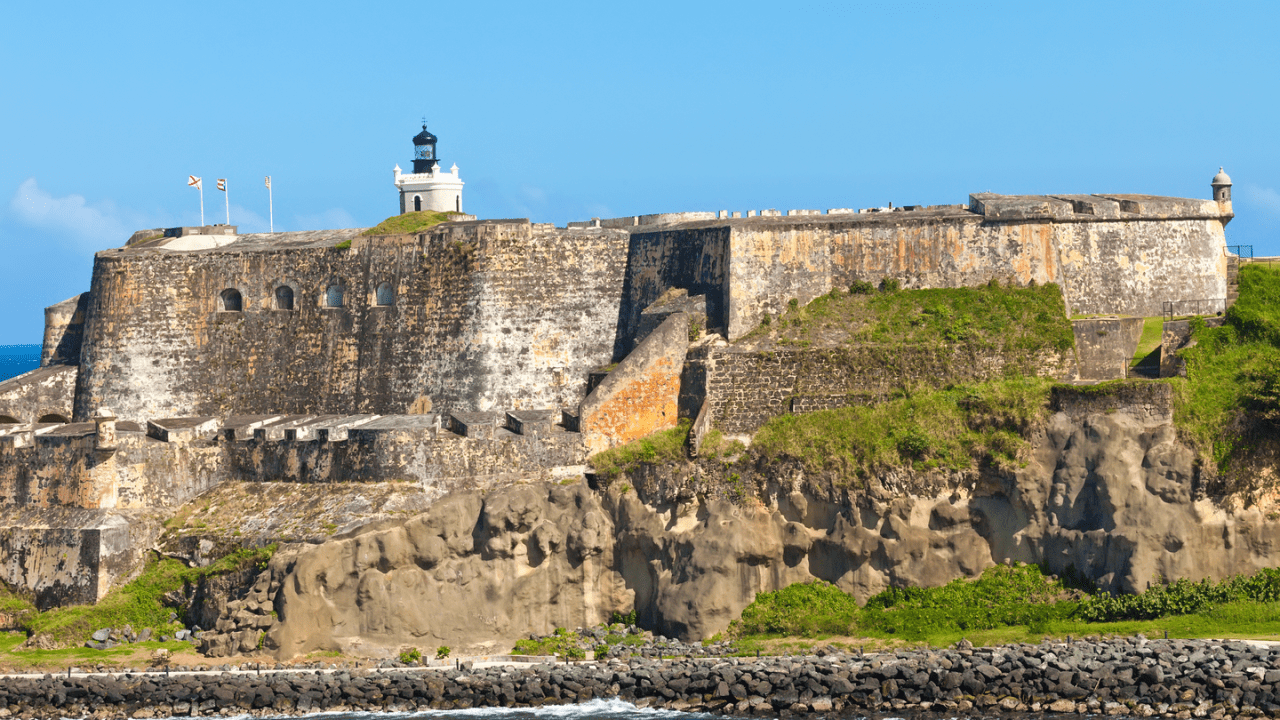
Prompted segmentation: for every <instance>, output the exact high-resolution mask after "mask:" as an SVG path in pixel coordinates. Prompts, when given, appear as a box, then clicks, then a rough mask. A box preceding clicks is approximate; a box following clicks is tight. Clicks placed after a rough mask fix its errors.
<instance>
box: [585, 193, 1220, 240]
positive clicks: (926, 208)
mask: <svg viewBox="0 0 1280 720" xmlns="http://www.w3.org/2000/svg"><path fill="white" fill-rule="evenodd" d="M1232 217H1234V215H1233V214H1232V210H1231V203H1230V202H1225V203H1220V202H1215V201H1213V200H1201V199H1197V198H1176V197H1161V196H1157V195H1135V194H1099V195H999V194H996V193H974V194H972V195H970V196H969V202H968V203H967V204H959V205H900V206H897V207H894V206H892V205H890V206H889V207H872V208H861V209H853V208H828V209H827V210H807V209H794V210H787V211H786V212H782V211H779V210H776V209H772V208H770V209H765V210H745V211H737V210H735V211H730V210H719V211H715V212H707V211H700V212H679V213H657V214H652V215H631V216H627V217H618V218H605V219H602V218H592V219H591V220H586V221H577V222H571V223H568V224H567V227H569V228H592V227H598V228H615V229H629V230H632V231H648V230H652V229H654V228H655V227H656V226H688V227H713V226H717V225H720V224H722V222H721V221H726V220H727V221H732V222H733V224H734V225H739V224H745V225H753V224H777V223H779V222H782V223H790V222H795V221H797V220H799V221H801V222H807V221H824V220H842V221H843V220H848V221H851V222H858V223H870V224H896V223H904V222H905V223H910V222H927V221H936V220H938V219H940V218H954V219H960V220H964V219H971V220H975V221H981V220H988V221H1002V222H1008V221H1015V220H1049V221H1054V222H1101V221H1107V220H1113V221H1123V220H1169V219H1213V220H1224V221H1229V220H1230V219H1231V218H1232ZM641 229H643V230H641Z"/></svg>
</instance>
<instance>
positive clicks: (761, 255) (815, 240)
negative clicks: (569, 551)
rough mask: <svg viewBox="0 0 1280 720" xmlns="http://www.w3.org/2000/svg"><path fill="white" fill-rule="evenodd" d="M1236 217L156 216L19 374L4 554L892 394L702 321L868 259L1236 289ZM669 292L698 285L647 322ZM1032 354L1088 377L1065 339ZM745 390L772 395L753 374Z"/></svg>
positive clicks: (4, 406)
mask: <svg viewBox="0 0 1280 720" xmlns="http://www.w3.org/2000/svg"><path fill="white" fill-rule="evenodd" d="M1230 218H1231V207H1230V203H1229V202H1224V203H1217V202H1212V201H1199V200H1182V199H1176V198H1151V197H1147V196H1132V195H1124V196H1121V195H1112V196H1056V197H1027V196H994V195H974V196H972V197H971V199H970V204H969V205H968V206H967V207H964V206H944V207H936V208H915V209H900V210H893V211H885V212H873V213H854V212H829V213H827V214H825V215H822V214H817V213H809V212H799V211H792V212H791V213H788V214H787V215H786V216H783V215H782V214H781V213H774V212H767V213H761V214H760V215H759V216H756V217H746V218H740V217H730V216H729V214H728V213H723V212H722V213H718V214H715V215H712V214H709V213H704V214H697V213H681V214H673V215H665V216H635V217H633V218H630V219H622V220H617V221H593V222H591V223H586V224H583V226H581V227H569V228H554V227H552V226H549V225H541V224H533V223H530V222H529V221H527V220H491V221H479V222H468V221H461V222H449V223H446V224H442V225H439V226H436V227H433V228H431V229H430V230H427V231H425V232H421V233H416V234H412V235H399V236H378V237H368V236H363V235H361V234H360V231H359V230H337V231H321V232H300V233H275V234H257V235H242V236H241V235H235V234H234V233H235V230H234V228H216V230H218V232H206V229H179V230H180V231H174V232H169V231H144V232H140V233H138V234H137V235H135V238H134V240H133V241H131V242H130V243H129V244H128V245H126V246H125V247H122V248H117V249H113V250H108V251H104V252H101V253H99V254H98V255H97V257H96V259H95V264H94V271H93V279H92V283H91V287H90V290H89V292H88V293H86V294H84V295H82V296H78V297H77V298H72V299H71V300H68V301H66V302H64V303H60V304H59V305H56V306H53V307H52V308H50V309H49V312H48V313H46V320H47V329H46V338H45V353H44V356H45V366H44V367H42V368H40V369H39V370H37V371H34V372H32V373H28V374H27V375H24V376H21V377H19V378H15V379H13V380H10V381H6V382H4V383H0V423H3V421H6V420H11V421H16V422H12V423H8V424H7V425H5V424H0V510H2V511H3V515H4V516H3V517H0V529H3V528H8V535H4V537H9V538H14V539H13V540H10V541H6V542H7V543H8V544H7V545H3V546H0V569H2V570H3V574H4V575H3V577H4V579H5V581H6V582H10V583H12V584H16V585H18V586H21V587H29V588H32V589H36V590H37V591H38V592H40V593H42V595H41V597H42V598H43V600H42V602H45V603H57V602H63V601H66V600H68V599H77V598H79V599H84V598H94V597H98V596H100V594H101V593H102V592H105V589H106V588H108V587H110V585H111V584H112V583H113V582H116V581H117V580H119V579H120V578H122V577H124V576H126V575H127V573H128V572H130V571H131V568H133V567H135V566H136V561H137V556H138V553H140V552H141V549H142V548H145V547H148V546H149V544H150V542H151V540H152V539H153V538H154V536H155V535H156V533H157V532H158V529H159V525H158V520H157V518H159V517H162V516H163V515H164V513H165V511H167V510H171V509H172V508H173V507H174V506H175V505H176V504H180V503H181V502H184V501H185V500H186V499H189V498H190V497H193V496H194V494H198V493H199V492H202V491H203V490H204V489H207V488H209V487H212V486H213V485H216V484H218V483H220V482H224V481H226V480H227V479H240V480H259V481H279V480H284V481H292V482H335V481H351V480H363V481H377V480H408V481H412V482H416V483H419V484H422V485H423V487H424V489H426V491H427V492H444V491H447V490H462V489H469V488H472V489H474V488H483V487H485V486H487V485H489V484H492V483H500V482H508V481H511V482H514V481H517V480H521V479H525V480H528V479H552V478H555V477H559V476H561V475H558V474H563V473H566V472H570V473H572V472H581V470H582V463H583V462H584V461H585V458H586V455H587V453H588V451H596V450H599V449H602V448H603V447H607V446H608V445H611V444H616V443H618V442H625V441H626V440H627V439H630V435H629V434H628V433H629V432H630V430H632V429H634V428H622V427H620V426H618V423H617V422H616V420H617V418H616V417H614V416H616V415H617V414H618V412H619V408H622V409H626V408H632V410H626V411H625V413H624V414H628V413H633V410H634V412H640V413H641V414H644V415H645V416H646V417H649V416H652V418H651V419H653V420H654V422H656V423H658V424H659V425H662V424H668V425H670V424H674V423H675V421H676V419H677V416H678V415H679V416H686V417H693V416H695V415H697V414H698V412H699V408H700V405H703V404H706V403H711V404H713V405H714V404H715V403H716V402H719V403H721V405H722V406H723V407H720V406H717V407H718V408H719V409H718V410H716V412H715V413H713V414H715V415H716V416H717V419H716V423H719V424H720V425H721V426H722V427H723V428H724V429H726V430H728V431H730V432H750V431H751V430H752V429H753V428H754V427H757V426H758V425H759V423H760V422H762V421H763V419H767V417H766V416H768V415H772V414H777V413H779V412H803V411H808V410H813V409H819V408H822V407H830V406H833V405H836V404H843V403H846V402H861V401H870V400H874V398H875V396H876V393H877V391H876V387H879V386H880V385H884V384H885V382H887V380H886V378H884V377H880V376H876V377H870V376H868V377H863V376H862V375H863V374H860V373H859V372H857V371H856V368H853V367H852V366H851V365H850V363H854V364H856V362H855V361H856V357H854V356H856V353H854V354H853V355H851V356H850V357H851V358H852V359H848V362H842V363H839V364H840V365H841V366H842V367H845V369H846V370H848V372H847V373H846V375H848V377H847V378H844V380H842V381H841V382H842V383H843V385H841V387H839V388H835V389H832V386H831V383H830V382H826V381H824V380H823V379H822V378H821V377H818V376H816V375H814V372H810V371H814V370H815V368H816V370H817V371H823V372H825V370H824V368H827V367H828V365H829V364H828V365H824V364H818V365H814V364H813V363H811V362H809V359H807V358H806V357H804V356H803V354H786V353H784V354H782V355H779V356H774V357H767V358H766V357H765V356H759V355H751V356H747V355H743V356H741V357H739V356H737V355H733V354H732V353H731V352H729V351H727V350H723V349H718V350H711V351H705V350H698V349H697V348H696V347H695V349H694V350H690V349H689V344H688V343H690V342H695V341H696V342H697V343H705V342H716V341H717V340H716V338H715V334H716V333H718V334H719V335H721V336H724V337H727V338H728V339H729V340H733V339H735V338H737V337H739V336H741V335H743V334H744V333H746V332H748V331H749V330H751V329H752V328H754V327H755V326H756V325H757V324H758V323H759V322H760V320H761V318H762V317H764V315H765V314H766V313H768V314H777V313H779V312H781V310H782V309H783V308H784V307H785V306H786V304H787V303H788V301H789V300H791V299H793V298H794V299H797V300H798V301H800V302H802V303H803V302H808V301H809V300H812V299H813V298H815V297H818V296H819V295H822V294H825V293H827V292H830V290H831V289H833V288H842V287H847V286H848V285H849V284H850V283H852V282H854V281H856V280H865V281H870V282H878V281H879V280H880V279H881V278H885V277H890V278H897V279H899V280H901V281H902V282H903V284H904V285H905V286H906V287H958V286H967V285H976V284H981V283H985V282H987V281H988V280H990V279H993V278H994V279H998V280H1001V281H1010V282H1015V283H1018V284H1029V283H1031V282H1036V283H1044V282H1055V283H1059V284H1060V285H1061V286H1062V287H1063V291H1064V295H1065V297H1066V300H1067V304H1068V307H1069V308H1071V310H1072V311H1073V312H1075V313H1091V314H1092V313H1117V314H1129V315H1148V316H1149V315H1159V314H1160V312H1161V309H1162V304H1163V302H1164V301H1166V300H1174V301H1185V300H1192V299H1208V300H1210V301H1211V302H1212V301H1223V299H1225V298H1226V297H1227V296H1228V292H1227V273H1226V263H1227V255H1226V246H1225V239H1224V235H1223V226H1225V224H1226V222H1228V221H1229V220H1230ZM627 220H630V222H629V223H628V222H627ZM642 220H643V222H642ZM188 230H190V232H188ZM676 290H679V291H683V293H684V297H686V298H694V297H697V298H700V300H699V303H700V305H699V306H698V308H697V309H696V310H691V309H690V308H687V307H686V308H684V309H680V310H678V313H677V310H672V311H671V312H672V313H677V314H678V315H679V317H678V318H677V314H659V315H653V316H652V317H649V318H646V317H644V315H645V313H644V311H645V310H646V308H649V306H651V305H653V304H654V303H655V301H656V300H658V299H659V298H661V297H663V296H664V295H666V294H668V293H670V292H672V291H676ZM682 307H683V306H682ZM690 313H692V314H690ZM661 318H666V319H665V320H661ZM673 318H676V319H673ZM680 323H685V324H686V325H687V326H688V327H689V332H688V333H686V332H685V330H684V326H681V327H680V328H676V325H678V324H680ZM655 328H657V329H655ZM645 333H649V335H648V337H646V336H645ZM708 333H710V335H709V334H708ZM686 334H687V336H688V337H687V338H686ZM1095 334H1099V335H1100V333H1095ZM718 342H721V343H722V342H723V340H719V341H718ZM646 343H648V345H646ZM633 350H635V352H633ZM1104 350H1106V349H1104ZM686 351H688V352H687V357H686ZM1108 353H1109V354H1108ZM1096 354H1099V356H1103V355H1106V356H1107V357H1110V355H1116V353H1115V352H1110V351H1105V352H1103V351H1100V352H1099V353H1096ZM712 355H714V356H716V357H717V358H719V359H718V360H717V361H716V362H713V363H707V362H706V359H707V358H709V357H710V356H712ZM1119 355H1121V356H1124V357H1127V355H1125V353H1123V352H1121V353H1119ZM784 356H785V357H784ZM934 360H936V361H937V362H936V363H935V364H939V363H940V365H939V366H957V360H956V359H955V358H936V359H934ZM978 360H979V361H975V362H974V363H971V364H972V365H973V366H974V367H975V368H980V367H986V366H987V365H991V363H990V362H986V360H983V359H978ZM1122 360H1123V358H1122ZM926 361H928V362H926ZM611 362H614V363H619V365H618V368H617V369H616V370H614V372H613V373H612V374H613V375H614V378H615V379H614V380H612V381H610V382H606V383H604V384H603V385H602V386H601V387H598V388H596V389H595V390H593V389H592V387H591V386H589V385H588V376H589V374H590V373H591V372H592V371H594V370H596V369H598V368H601V367H602V366H605V365H607V364H609V363H611ZM700 362H701V363H702V366H701V367H699V363H700ZM929 362H933V360H929V359H928V358H926V359H924V360H922V363H923V364H924V365H928V364H929ZM992 362H994V360H992ZM1035 362H1036V363H1038V364H1039V365H1043V366H1044V367H1043V369H1044V372H1046V373H1048V374H1051V375H1054V376H1056V377H1067V376H1068V375H1069V374H1070V373H1069V371H1068V369H1067V368H1068V366H1069V365H1070V363H1071V362H1073V360H1072V359H1070V358H1041V359H1036V360H1035ZM1075 362H1078V360H1075ZM1108 362H1109V361H1108ZM959 364H961V365H963V364H964V363H963V362H962V363H959ZM988 369H991V371H992V372H998V371H999V368H996V367H995V366H994V365H991V368H988ZM775 371H776V372H777V373H781V375H779V376H778V377H773V376H772V375H771V373H774V372H775ZM983 372H985V371H983ZM1121 372H1123V367H1121ZM735 374H736V375H735ZM819 374H821V373H819ZM864 374H865V373H864ZM873 374H874V373H873ZM980 374H981V373H980ZM1077 374H1079V371H1077ZM738 376H742V377H747V376H750V377H749V378H748V380H749V382H747V383H746V385H743V383H740V382H738V381H736V380H735V377H738ZM688 377H700V378H701V387H700V388H692V387H685V386H686V385H691V383H688V382H684V380H685V379H687V378H688ZM774 381H776V382H774ZM784 386H785V387H784ZM863 386H866V387H863ZM873 386H875V387H873ZM743 388H745V390H744V393H745V392H746V390H749V391H750V393H755V395H751V396H750V397H748V395H749V394H750V393H746V394H743V395H742V397H735V396H734V393H736V392H737V391H738V390H739V389H743ZM864 390H865V391H867V392H863V391H864ZM832 393H835V394H832ZM859 393H861V395H860V394H859ZM868 393H869V394H868ZM693 395H698V397H692V396H693ZM757 395H758V397H757ZM863 395H865V396H866V397H863ZM717 398H718V399H717ZM712 401H714V402H712ZM677 405H678V408H679V410H678V412H677V411H676V408H677ZM104 408H110V412H107V413H106V414H107V415H110V416H112V417H118V418H119V425H118V426H119V428H120V432H119V433H118V436H119V441H118V442H115V441H112V442H111V443H110V447H106V446H104V444H103V438H102V436H101V433H100V432H99V428H98V427H97V426H96V425H95V424H94V423H93V422H87V421H89V420H90V419H91V418H93V416H94V415H95V414H103V409H104ZM646 409H648V410H652V412H648V411H647V410H646ZM584 413H585V414H584ZM610 413H612V415H610ZM606 416H608V417H606ZM163 418H170V419H171V420H163ZM172 418H178V420H172ZM608 418H613V420H609V419H608ZM66 420H76V421H78V422H75V423H71V424H66V423H65V421H66ZM42 421H43V422H42ZM130 423H132V425H130ZM601 428H605V429H607V431H606V430H605V429H601ZM651 429H654V428H651V427H648V426H647V425H646V430H651ZM579 430H582V432H579ZM597 436H598V437H597ZM606 436H607V437H606ZM250 438H251V439H250ZM601 438H605V439H604V440H601ZM0 534H2V533H0ZM67 557H75V558H79V561H78V562H74V563H63V564H59V563H60V562H61V560H60V558H67Z"/></svg>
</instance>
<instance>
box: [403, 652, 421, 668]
mask: <svg viewBox="0 0 1280 720" xmlns="http://www.w3.org/2000/svg"><path fill="white" fill-rule="evenodd" d="M421 659H422V651H421V650H419V649H418V648H409V649H408V650H404V651H402V652H401V653H400V662H402V663H404V664H405V665H409V664H411V663H416V662H418V661H419V660H421Z"/></svg>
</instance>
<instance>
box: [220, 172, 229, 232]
mask: <svg viewBox="0 0 1280 720" xmlns="http://www.w3.org/2000/svg"><path fill="white" fill-rule="evenodd" d="M222 198H223V199H224V200H226V201H227V224H228V225H230V224H231V183H230V182H229V181H227V180H223V181H222Z"/></svg>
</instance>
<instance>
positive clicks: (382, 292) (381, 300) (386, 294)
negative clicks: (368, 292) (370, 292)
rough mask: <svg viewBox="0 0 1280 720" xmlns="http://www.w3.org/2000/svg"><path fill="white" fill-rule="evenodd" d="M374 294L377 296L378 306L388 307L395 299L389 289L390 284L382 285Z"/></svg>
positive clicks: (393, 293)
mask: <svg viewBox="0 0 1280 720" xmlns="http://www.w3.org/2000/svg"><path fill="white" fill-rule="evenodd" d="M374 294H375V295H376V296H377V297H376V301H377V303H378V304H379V305H390V304H391V303H392V302H393V301H394V300H395V298H396V293H395V291H394V290H392V289H391V283H385V282H384V283H382V284H381V285H379V286H378V291H377V292H376V293H374Z"/></svg>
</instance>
